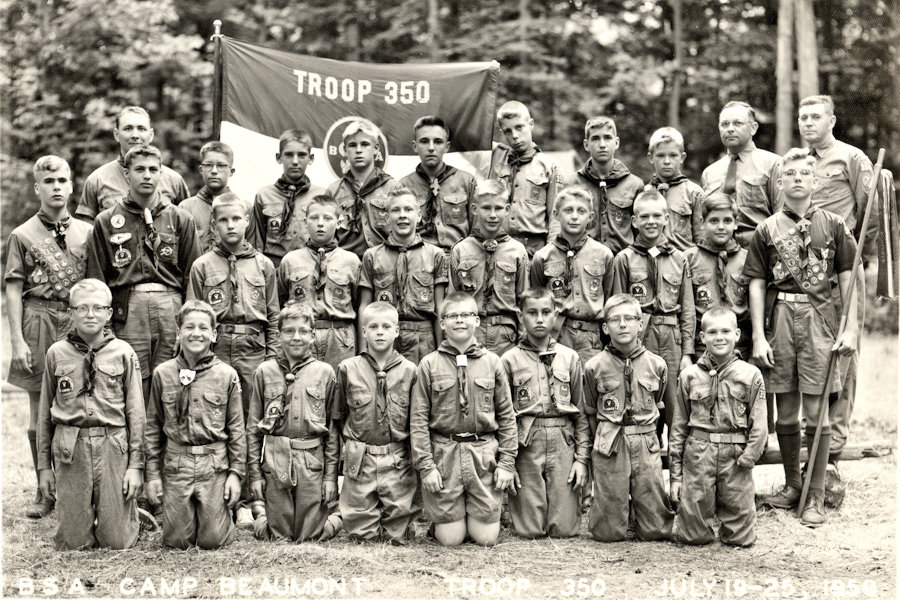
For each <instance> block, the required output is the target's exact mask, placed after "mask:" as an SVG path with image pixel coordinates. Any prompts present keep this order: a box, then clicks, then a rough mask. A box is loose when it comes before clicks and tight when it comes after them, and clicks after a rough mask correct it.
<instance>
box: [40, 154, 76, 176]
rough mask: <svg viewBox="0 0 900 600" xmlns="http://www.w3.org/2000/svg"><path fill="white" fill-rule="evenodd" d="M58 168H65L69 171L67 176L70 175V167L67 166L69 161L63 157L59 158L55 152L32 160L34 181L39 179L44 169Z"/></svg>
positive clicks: (57, 169) (56, 169) (54, 169)
mask: <svg viewBox="0 0 900 600" xmlns="http://www.w3.org/2000/svg"><path fill="white" fill-rule="evenodd" d="M60 169H65V170H66V171H68V172H69V177H70V178H71V177H72V168H71V167H69V163H67V162H66V160H65V159H64V158H60V157H59V156H56V155H55V154H48V155H47V156H42V157H40V158H39V159H37V160H36V161H35V162H34V169H33V172H34V180H35V181H36V182H38V181H40V180H41V177H40V174H41V173H42V172H44V171H59V170H60Z"/></svg>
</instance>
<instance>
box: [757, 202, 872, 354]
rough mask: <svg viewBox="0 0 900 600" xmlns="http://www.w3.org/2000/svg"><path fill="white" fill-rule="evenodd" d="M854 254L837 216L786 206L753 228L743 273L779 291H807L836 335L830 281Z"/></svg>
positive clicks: (849, 236)
mask: <svg viewBox="0 0 900 600" xmlns="http://www.w3.org/2000/svg"><path fill="white" fill-rule="evenodd" d="M855 253H856V241H855V240H854V239H853V235H852V234H851V233H850V230H849V229H848V228H847V225H846V224H845V223H844V220H843V219H841V218H840V217H839V216H837V215H835V214H833V213H830V212H828V211H826V210H823V209H820V208H818V207H816V206H810V208H809V210H807V212H806V214H805V215H804V216H803V217H800V216H799V215H797V214H796V213H794V212H793V211H791V210H790V209H789V208H787V206H785V207H784V208H783V209H782V210H780V211H779V212H777V213H775V214H774V215H772V216H771V217H769V218H768V219H766V220H765V221H764V222H763V223H762V224H760V226H759V227H758V228H757V229H756V232H755V233H754V235H753V239H752V240H751V241H750V246H749V247H748V248H747V259H746V262H745V263H744V275H745V276H746V277H748V278H750V279H764V280H766V282H767V283H768V287H770V288H773V289H774V290H776V291H778V292H787V293H794V294H807V295H808V297H809V301H810V304H812V306H813V308H815V309H816V311H817V312H818V313H819V315H820V316H821V317H822V318H823V319H824V322H825V323H826V325H827V327H828V328H829V329H830V330H831V331H832V333H833V335H835V336H836V335H837V332H838V331H837V325H838V323H837V314H836V311H835V309H834V303H835V300H834V297H833V296H832V294H831V279H832V277H833V276H834V275H836V274H837V273H842V272H844V271H849V270H850V269H851V268H852V267H853V259H854V255H855ZM767 328H768V326H767Z"/></svg>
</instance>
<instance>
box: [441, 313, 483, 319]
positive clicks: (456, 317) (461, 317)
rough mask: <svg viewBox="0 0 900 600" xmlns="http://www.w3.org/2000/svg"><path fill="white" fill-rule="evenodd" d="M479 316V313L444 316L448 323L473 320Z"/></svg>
mask: <svg viewBox="0 0 900 600" xmlns="http://www.w3.org/2000/svg"><path fill="white" fill-rule="evenodd" d="M476 316H478V314H477V313H473V312H461V313H447V314H446V315H444V316H443V318H444V319H446V320H448V321H458V320H459V319H471V318H472V317H476Z"/></svg>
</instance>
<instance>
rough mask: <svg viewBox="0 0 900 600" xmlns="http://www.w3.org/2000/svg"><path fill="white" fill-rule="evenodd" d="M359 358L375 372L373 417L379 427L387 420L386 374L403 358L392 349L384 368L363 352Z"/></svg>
mask: <svg viewBox="0 0 900 600" xmlns="http://www.w3.org/2000/svg"><path fill="white" fill-rule="evenodd" d="M360 356H362V357H363V358H365V359H366V362H368V363H369V366H370V367H372V370H373V371H375V409H376V414H375V417H376V419H377V421H378V424H379V425H381V424H383V423H384V420H385V418H387V414H388V410H387V392H388V389H387V372H388V371H390V370H391V369H393V368H394V367H396V366H397V365H399V364H400V363H402V362H403V356H401V355H400V353H399V352H397V351H396V350H393V349H392V350H391V353H390V354H389V355H388V359H387V361H386V362H385V364H384V368H381V367H380V366H379V365H378V362H377V361H376V360H375V358H374V357H373V356H372V355H371V354H369V353H368V352H366V351H365V350H363V351H362V352H360Z"/></svg>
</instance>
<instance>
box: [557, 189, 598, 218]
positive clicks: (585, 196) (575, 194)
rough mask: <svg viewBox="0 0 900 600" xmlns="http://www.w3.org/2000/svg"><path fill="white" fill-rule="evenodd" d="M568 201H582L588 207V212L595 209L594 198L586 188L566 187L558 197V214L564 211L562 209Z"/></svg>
mask: <svg viewBox="0 0 900 600" xmlns="http://www.w3.org/2000/svg"><path fill="white" fill-rule="evenodd" d="M566 200H580V201H582V202H583V203H584V204H585V205H586V206H587V208H588V210H592V209H593V204H594V196H593V195H592V194H591V193H590V192H589V191H588V190H587V188H585V187H584V186H580V185H570V186H567V187H564V188H563V189H562V190H561V191H560V192H559V193H558V194H557V195H556V207H555V210H556V212H559V211H561V210H562V207H563V205H564V204H565V203H566Z"/></svg>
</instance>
